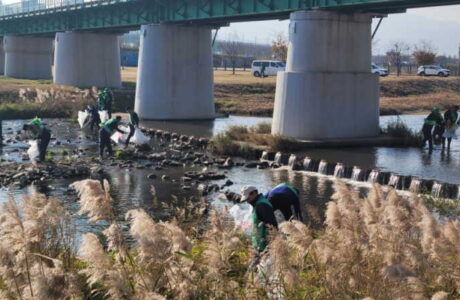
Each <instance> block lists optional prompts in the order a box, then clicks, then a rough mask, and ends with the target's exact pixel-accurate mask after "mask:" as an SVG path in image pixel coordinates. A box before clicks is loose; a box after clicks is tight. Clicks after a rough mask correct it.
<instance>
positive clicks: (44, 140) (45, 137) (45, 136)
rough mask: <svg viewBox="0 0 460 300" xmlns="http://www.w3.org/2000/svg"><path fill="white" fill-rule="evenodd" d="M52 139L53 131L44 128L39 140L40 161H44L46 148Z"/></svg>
mask: <svg viewBox="0 0 460 300" xmlns="http://www.w3.org/2000/svg"><path fill="white" fill-rule="evenodd" d="M50 140H51V132H50V131H49V130H48V129H46V128H45V129H44V130H43V133H42V136H41V138H40V140H39V141H38V152H39V155H38V158H39V159H40V161H44V160H45V157H46V149H47V148H48V145H49V143H50Z"/></svg>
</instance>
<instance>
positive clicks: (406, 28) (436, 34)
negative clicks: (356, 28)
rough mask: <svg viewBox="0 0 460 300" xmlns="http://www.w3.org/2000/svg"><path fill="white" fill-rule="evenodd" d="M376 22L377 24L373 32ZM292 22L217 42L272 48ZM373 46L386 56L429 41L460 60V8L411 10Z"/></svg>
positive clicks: (241, 26)
mask: <svg viewBox="0 0 460 300" xmlns="http://www.w3.org/2000/svg"><path fill="white" fill-rule="evenodd" d="M376 23H377V20H374V24H373V28H374V27H375V25H376ZM288 25H289V21H287V20H285V21H259V22H245V23H232V24H231V25H230V26H229V27H225V28H222V29H221V30H220V31H219V34H218V38H220V39H228V38H233V37H235V36H237V37H238V39H240V40H243V41H246V42H254V41H255V42H258V43H266V44H270V43H271V41H272V40H273V38H274V37H275V36H276V35H277V34H278V33H284V34H286V35H287V32H288ZM375 39H376V42H375V43H374V49H373V52H374V54H384V53H385V52H386V51H387V50H388V49H389V48H390V45H391V44H392V43H393V42H395V41H405V42H406V43H407V44H409V45H411V46H413V45H414V44H417V43H419V42H420V41H421V40H426V41H430V42H431V43H432V45H433V46H434V47H435V48H436V49H437V53H438V54H439V55H451V56H457V55H458V51H459V50H458V49H459V44H460V5H451V6H443V7H431V8H419V9H410V10H408V11H407V12H406V13H401V14H393V15H389V16H388V17H387V18H384V20H383V22H382V24H381V26H380V28H379V30H378V32H377V34H376V36H375Z"/></svg>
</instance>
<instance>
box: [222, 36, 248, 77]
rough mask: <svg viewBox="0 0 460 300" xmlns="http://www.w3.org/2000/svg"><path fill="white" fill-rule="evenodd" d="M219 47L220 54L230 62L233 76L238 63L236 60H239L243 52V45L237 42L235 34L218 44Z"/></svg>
mask: <svg viewBox="0 0 460 300" xmlns="http://www.w3.org/2000/svg"><path fill="white" fill-rule="evenodd" d="M219 47H220V49H221V50H222V54H223V55H224V56H226V57H227V58H228V59H229V60H230V62H231V64H232V69H233V75H235V68H236V63H237V62H238V59H241V57H242V56H243V55H244V52H245V47H244V43H243V42H241V41H240V40H239V38H238V35H237V34H233V35H232V36H230V37H229V38H228V39H227V40H226V41H221V42H220V43H219Z"/></svg>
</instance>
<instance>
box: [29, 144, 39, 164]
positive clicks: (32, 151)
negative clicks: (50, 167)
mask: <svg viewBox="0 0 460 300" xmlns="http://www.w3.org/2000/svg"><path fill="white" fill-rule="evenodd" d="M29 145H30V148H29V149H28V150H27V154H28V155H29V159H30V160H31V161H32V162H33V163H36V162H37V160H38V157H39V156H40V150H38V141H29Z"/></svg>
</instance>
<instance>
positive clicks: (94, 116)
mask: <svg viewBox="0 0 460 300" xmlns="http://www.w3.org/2000/svg"><path fill="white" fill-rule="evenodd" d="M89 119H90V120H89V121H90V123H89V128H90V130H91V131H93V129H94V128H96V129H99V124H101V118H100V117H99V112H96V113H91V117H90V118H89Z"/></svg>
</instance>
